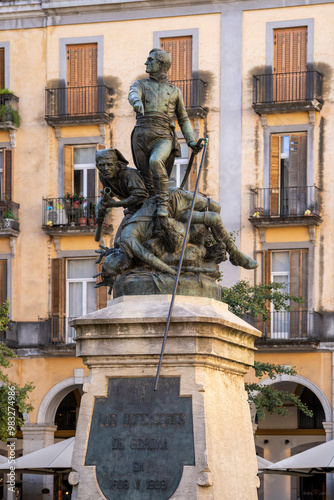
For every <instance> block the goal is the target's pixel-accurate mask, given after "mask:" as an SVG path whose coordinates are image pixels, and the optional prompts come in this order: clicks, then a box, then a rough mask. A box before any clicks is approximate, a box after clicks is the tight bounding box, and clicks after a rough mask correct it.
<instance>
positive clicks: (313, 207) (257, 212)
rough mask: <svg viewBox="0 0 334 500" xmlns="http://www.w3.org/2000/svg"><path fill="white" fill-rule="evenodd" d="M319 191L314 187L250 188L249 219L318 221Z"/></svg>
mask: <svg viewBox="0 0 334 500" xmlns="http://www.w3.org/2000/svg"><path fill="white" fill-rule="evenodd" d="M320 203H321V199H320V189H319V188H317V187H316V186H303V187H286V188H263V189H260V188H252V189H251V199H250V217H251V220H252V221H256V219H263V218H264V219H265V218H274V217H276V218H277V217H278V218H279V217H280V218H285V217H290V218H295V217H310V216H313V217H316V218H319V219H320Z"/></svg>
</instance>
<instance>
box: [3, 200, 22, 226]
mask: <svg viewBox="0 0 334 500" xmlns="http://www.w3.org/2000/svg"><path fill="white" fill-rule="evenodd" d="M19 208H20V205H19V204H18V203H14V202H13V201H0V229H1V232H2V233H4V232H6V231H9V232H10V231H11V230H12V229H13V230H14V231H20V223H19Z"/></svg>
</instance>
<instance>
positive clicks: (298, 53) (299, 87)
mask: <svg viewBox="0 0 334 500" xmlns="http://www.w3.org/2000/svg"><path fill="white" fill-rule="evenodd" d="M306 70H307V28H306V27H305V26H300V27H298V28H288V29H278V30H274V82H273V83H274V89H273V93H274V101H295V100H303V99H305V95H306Z"/></svg>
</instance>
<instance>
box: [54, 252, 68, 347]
mask: <svg viewBox="0 0 334 500" xmlns="http://www.w3.org/2000/svg"><path fill="white" fill-rule="evenodd" d="M65 296H66V272H65V259H61V258H60V259H52V260H51V321H52V341H55V342H63V343H65V342H66V306H65V304H66V302H65Z"/></svg>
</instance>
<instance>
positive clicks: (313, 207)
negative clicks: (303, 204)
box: [304, 202, 319, 216]
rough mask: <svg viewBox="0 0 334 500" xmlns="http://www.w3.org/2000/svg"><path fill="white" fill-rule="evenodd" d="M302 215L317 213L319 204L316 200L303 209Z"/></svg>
mask: <svg viewBox="0 0 334 500" xmlns="http://www.w3.org/2000/svg"><path fill="white" fill-rule="evenodd" d="M304 215H307V216H310V215H319V204H318V203H317V202H314V203H310V204H309V206H308V207H307V209H306V210H305V212H304Z"/></svg>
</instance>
